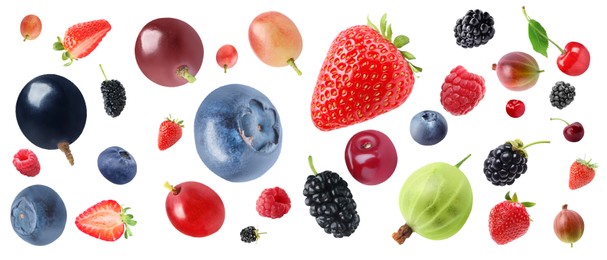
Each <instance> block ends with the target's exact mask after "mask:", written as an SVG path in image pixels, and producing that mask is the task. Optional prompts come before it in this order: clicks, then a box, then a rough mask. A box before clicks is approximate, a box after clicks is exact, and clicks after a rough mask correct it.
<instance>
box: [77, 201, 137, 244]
mask: <svg viewBox="0 0 607 260" xmlns="http://www.w3.org/2000/svg"><path fill="white" fill-rule="evenodd" d="M129 209H130V208H123V207H122V206H120V204H118V202H116V201H115V200H104V201H101V202H99V203H97V204H95V205H94V206H92V207H90V208H88V209H87V210H86V211H84V212H82V213H81V214H80V215H78V217H76V227H78V229H79V230H80V231H82V232H84V233H85V234H88V235H90V236H92V237H95V238H98V239H101V240H105V241H110V242H112V241H116V240H118V239H119V238H120V237H121V236H123V235H124V238H125V239H128V238H129V236H133V233H132V232H131V229H130V228H129V226H134V225H135V224H137V221H135V220H134V219H133V215H131V214H126V211H127V210H129Z"/></svg>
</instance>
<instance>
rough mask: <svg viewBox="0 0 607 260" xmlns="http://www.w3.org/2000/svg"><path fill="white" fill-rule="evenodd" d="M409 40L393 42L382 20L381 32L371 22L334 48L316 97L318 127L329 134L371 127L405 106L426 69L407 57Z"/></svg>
mask: <svg viewBox="0 0 607 260" xmlns="http://www.w3.org/2000/svg"><path fill="white" fill-rule="evenodd" d="M408 42H409V38H408V37H407V36H404V35H399V36H397V37H395V38H394V39H392V26H391V25H390V24H387V22H386V15H384V16H382V18H381V21H380V29H378V28H377V27H376V26H375V25H373V24H372V23H371V22H370V21H368V19H367V25H356V26H352V27H350V28H347V29H346V30H344V31H342V32H340V33H339V34H338V35H337V37H336V38H335V39H334V40H333V42H332V43H331V46H330V47H329V51H328V53H327V56H326V58H325V60H324V62H323V65H322V67H321V69H320V73H319V75H318V80H317V83H316V87H315V88H314V93H313V96H312V102H311V103H312V104H311V114H312V121H313V122H314V125H315V126H316V127H317V128H318V129H320V130H323V131H329V130H334V129H337V128H342V127H346V126H350V125H353V124H357V123H360V122H364V121H367V120H369V119H372V118H374V117H376V116H379V115H381V114H384V113H386V112H389V111H391V110H393V109H395V108H397V107H399V106H400V105H402V104H403V103H404V102H405V101H406V100H407V98H408V97H409V95H410V94H411V90H412V89H413V84H414V83H415V77H414V73H417V72H421V68H419V67H416V66H414V65H412V64H411V63H410V62H409V61H408V60H412V59H415V57H414V56H413V55H412V54H411V53H409V52H407V51H401V50H399V48H401V47H403V46H404V45H405V44H407V43H408Z"/></svg>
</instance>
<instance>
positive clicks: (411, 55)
mask: <svg viewBox="0 0 607 260" xmlns="http://www.w3.org/2000/svg"><path fill="white" fill-rule="evenodd" d="M400 53H401V54H402V55H403V57H405V59H407V60H414V59H415V56H413V54H411V53H410V52H408V51H400Z"/></svg>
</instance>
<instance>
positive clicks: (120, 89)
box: [99, 64, 126, 117]
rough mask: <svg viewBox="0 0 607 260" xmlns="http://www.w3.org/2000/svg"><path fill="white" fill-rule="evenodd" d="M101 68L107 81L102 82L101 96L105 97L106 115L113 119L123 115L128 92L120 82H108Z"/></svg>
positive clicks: (113, 80)
mask: <svg viewBox="0 0 607 260" xmlns="http://www.w3.org/2000/svg"><path fill="white" fill-rule="evenodd" d="M99 67H100V68H101V72H102V73H103V77H104V78H105V80H104V81H103V82H101V94H102V95H103V107H104V109H105V113H107V114H108V115H109V116H111V117H117V116H119V115H120V113H122V111H123V110H124V106H125V105H126V91H125V89H124V86H123V85H122V83H120V81H118V80H115V79H112V80H108V79H107V77H106V76H105V72H104V71H103V67H101V64H100V65H99Z"/></svg>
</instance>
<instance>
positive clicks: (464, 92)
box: [440, 66, 485, 116]
mask: <svg viewBox="0 0 607 260" xmlns="http://www.w3.org/2000/svg"><path fill="white" fill-rule="evenodd" d="M483 97H485V79H484V78H483V77H482V76H480V75H476V74H473V73H470V72H468V71H467V70H466V69H465V68H464V67H462V66H457V67H455V68H453V69H452V70H451V72H450V73H449V75H447V77H445V82H444V83H443V85H442V87H441V92H440V103H441V104H442V105H443V108H445V110H446V111H447V112H449V113H451V114H452V115H454V116H460V115H465V114H467V113H468V112H470V111H472V109H473V108H475V107H476V106H477V105H478V103H479V102H480V101H481V100H482V99H483Z"/></svg>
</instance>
